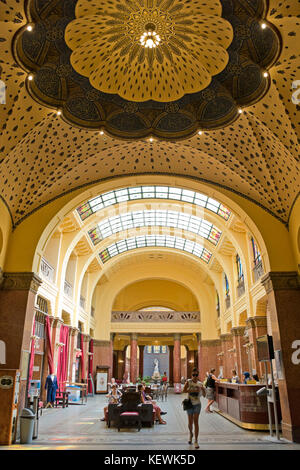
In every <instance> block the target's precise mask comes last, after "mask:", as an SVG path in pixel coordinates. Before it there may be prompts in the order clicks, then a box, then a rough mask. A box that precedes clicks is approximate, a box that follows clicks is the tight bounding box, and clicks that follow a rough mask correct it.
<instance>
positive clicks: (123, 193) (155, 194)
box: [77, 186, 231, 220]
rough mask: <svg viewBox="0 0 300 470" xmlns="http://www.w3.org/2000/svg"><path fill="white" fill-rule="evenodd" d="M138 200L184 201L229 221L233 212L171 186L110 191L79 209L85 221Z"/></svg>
mask: <svg viewBox="0 0 300 470" xmlns="http://www.w3.org/2000/svg"><path fill="white" fill-rule="evenodd" d="M138 199H140V200H141V199H142V200H143V199H165V200H173V201H182V202H188V203H191V204H195V205H196V206H200V207H203V208H204V209H208V210H209V211H212V212H214V213H215V214H217V215H219V216H220V217H222V219H224V220H228V219H229V217H230V215H231V212H230V210H229V209H227V207H225V206H223V204H221V203H220V202H218V201H216V200H215V199H212V198H210V197H207V196H205V195H204V194H201V193H196V192H195V191H190V190H187V189H181V188H173V187H169V186H138V187H135V188H124V189H118V190H116V191H110V192H108V193H105V194H102V195H100V196H97V197H95V198H94V199H91V200H90V201H88V202H86V203H85V204H83V205H82V206H80V207H78V208H77V211H78V214H79V215H80V217H81V220H85V219H86V218H87V217H89V216H90V215H92V214H94V213H95V212H97V211H99V210H101V209H104V208H105V207H109V206H112V205H114V204H119V203H122V202H127V201H134V200H138Z"/></svg>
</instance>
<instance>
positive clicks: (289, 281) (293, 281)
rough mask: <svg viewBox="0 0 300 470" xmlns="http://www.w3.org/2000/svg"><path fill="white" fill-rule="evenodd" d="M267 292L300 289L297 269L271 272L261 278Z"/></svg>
mask: <svg viewBox="0 0 300 470" xmlns="http://www.w3.org/2000/svg"><path fill="white" fill-rule="evenodd" d="M261 282H262V284H263V286H264V288H265V289H266V292H267V294H269V293H270V292H272V291H273V290H274V291H277V290H298V289H300V282H299V276H298V274H297V272H296V271H287V272H285V271H283V272H269V273H268V274H266V275H265V276H264V277H263V278H262V280H261Z"/></svg>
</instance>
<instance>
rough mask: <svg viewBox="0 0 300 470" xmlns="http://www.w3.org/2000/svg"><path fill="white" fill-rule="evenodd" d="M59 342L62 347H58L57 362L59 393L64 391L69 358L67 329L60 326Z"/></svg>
mask: <svg viewBox="0 0 300 470" xmlns="http://www.w3.org/2000/svg"><path fill="white" fill-rule="evenodd" d="M59 342H60V343H63V344H64V346H59V351H58V361H57V383H58V386H59V388H60V390H61V391H63V390H64V386H65V382H66V381H67V380H68V357H69V327H68V326H61V327H60V333H59Z"/></svg>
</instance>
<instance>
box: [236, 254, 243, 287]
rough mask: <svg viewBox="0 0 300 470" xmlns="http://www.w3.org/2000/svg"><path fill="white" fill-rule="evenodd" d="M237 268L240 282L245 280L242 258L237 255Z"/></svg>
mask: <svg viewBox="0 0 300 470" xmlns="http://www.w3.org/2000/svg"><path fill="white" fill-rule="evenodd" d="M236 268H237V274H238V281H239V282H240V281H242V280H243V279H244V273H243V266H242V262H241V258H240V257H239V255H236Z"/></svg>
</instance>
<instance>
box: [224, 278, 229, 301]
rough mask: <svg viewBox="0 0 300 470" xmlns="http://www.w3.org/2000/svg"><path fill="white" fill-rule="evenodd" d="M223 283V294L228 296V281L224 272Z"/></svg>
mask: <svg viewBox="0 0 300 470" xmlns="http://www.w3.org/2000/svg"><path fill="white" fill-rule="evenodd" d="M224 284H225V295H226V297H228V296H229V282H228V279H227V276H226V274H224Z"/></svg>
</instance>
